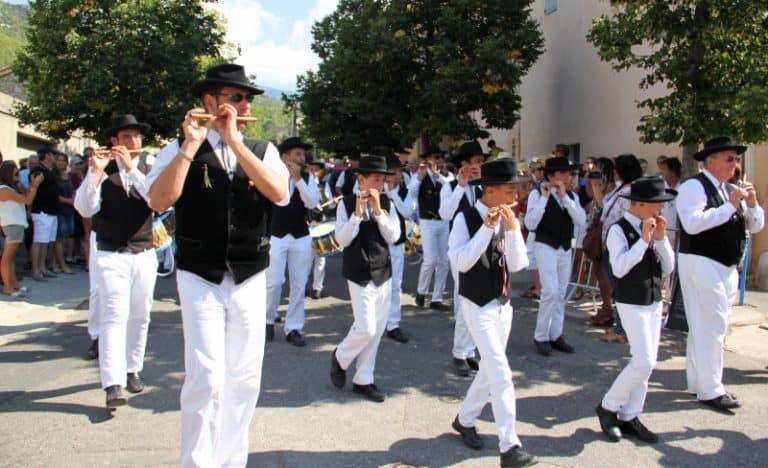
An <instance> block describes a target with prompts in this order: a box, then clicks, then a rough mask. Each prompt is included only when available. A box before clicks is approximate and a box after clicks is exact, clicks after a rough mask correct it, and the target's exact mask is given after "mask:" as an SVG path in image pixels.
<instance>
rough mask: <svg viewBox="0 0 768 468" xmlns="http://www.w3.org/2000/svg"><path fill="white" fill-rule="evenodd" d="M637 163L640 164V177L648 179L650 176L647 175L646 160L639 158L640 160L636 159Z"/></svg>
mask: <svg viewBox="0 0 768 468" xmlns="http://www.w3.org/2000/svg"><path fill="white" fill-rule="evenodd" d="M638 161H639V162H640V169H642V170H643V175H642V176H643V177H649V175H650V174H648V160H647V159H643V158H640V159H638Z"/></svg>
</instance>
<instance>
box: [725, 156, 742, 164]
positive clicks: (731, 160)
mask: <svg viewBox="0 0 768 468" xmlns="http://www.w3.org/2000/svg"><path fill="white" fill-rule="evenodd" d="M734 161H736V164H738V163H740V162H741V156H728V157H727V158H725V162H729V163H732V162H734Z"/></svg>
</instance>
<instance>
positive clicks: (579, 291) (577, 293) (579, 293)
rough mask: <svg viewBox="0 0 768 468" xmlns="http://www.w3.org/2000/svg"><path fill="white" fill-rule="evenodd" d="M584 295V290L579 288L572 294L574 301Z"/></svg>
mask: <svg viewBox="0 0 768 468" xmlns="http://www.w3.org/2000/svg"><path fill="white" fill-rule="evenodd" d="M583 297H584V290H583V289H581V288H579V289H577V290H576V291H575V292H574V293H573V295H572V296H571V300H572V301H578V300H580V299H582V298H583Z"/></svg>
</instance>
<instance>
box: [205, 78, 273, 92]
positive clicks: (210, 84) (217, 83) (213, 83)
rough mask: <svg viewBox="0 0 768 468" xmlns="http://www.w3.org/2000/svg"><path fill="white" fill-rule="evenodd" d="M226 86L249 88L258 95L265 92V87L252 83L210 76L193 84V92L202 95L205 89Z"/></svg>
mask: <svg viewBox="0 0 768 468" xmlns="http://www.w3.org/2000/svg"><path fill="white" fill-rule="evenodd" d="M225 86H227V87H230V88H239V89H247V90H248V91H250V93H251V94H257V95H258V94H264V90H263V89H261V88H257V87H256V86H253V85H251V84H245V83H241V82H239V81H229V80H217V79H208V78H206V79H204V80H200V81H198V82H197V83H195V84H193V85H192V94H193V95H194V96H200V95H201V94H203V92H205V91H208V90H210V89H214V88H223V87H225Z"/></svg>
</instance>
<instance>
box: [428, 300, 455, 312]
mask: <svg viewBox="0 0 768 468" xmlns="http://www.w3.org/2000/svg"><path fill="white" fill-rule="evenodd" d="M429 308H430V309H432V310H440V311H443V312H445V311H447V310H451V308H450V307H448V306H447V305H446V304H443V303H442V302H440V301H432V302H430V303H429Z"/></svg>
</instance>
